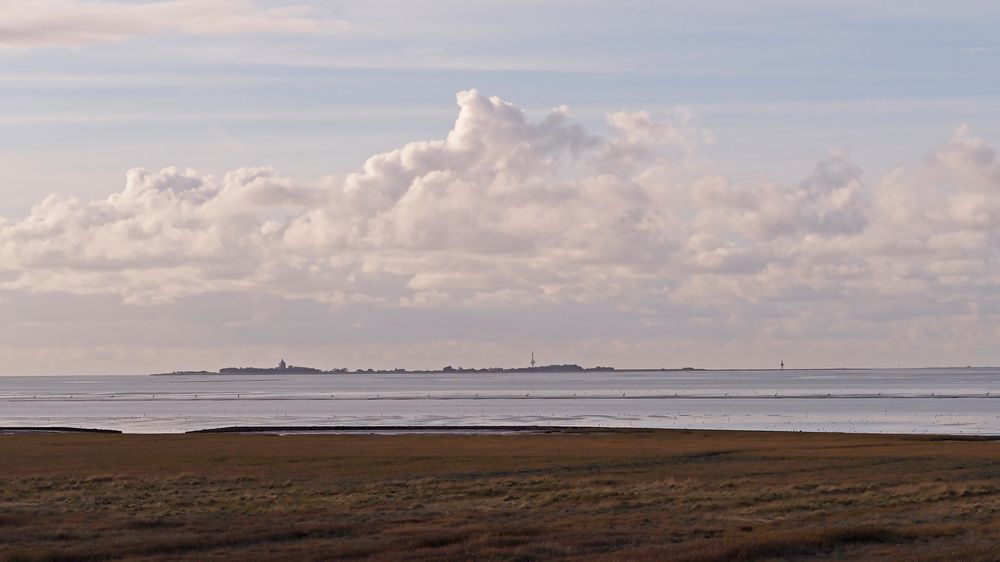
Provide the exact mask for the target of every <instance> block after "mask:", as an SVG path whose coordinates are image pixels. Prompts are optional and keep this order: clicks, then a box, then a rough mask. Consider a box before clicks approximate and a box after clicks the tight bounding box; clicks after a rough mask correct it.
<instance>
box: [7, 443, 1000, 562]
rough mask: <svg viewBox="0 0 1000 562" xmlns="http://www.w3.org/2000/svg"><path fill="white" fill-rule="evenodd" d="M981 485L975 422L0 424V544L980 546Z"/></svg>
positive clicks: (989, 499) (624, 552)
mask: <svg viewBox="0 0 1000 562" xmlns="http://www.w3.org/2000/svg"><path fill="white" fill-rule="evenodd" d="M998 500H1000V443H998V442H995V441H981V440H958V439H940V438H906V437H892V436H864V435H830V434H782V433H752V432H745V433H744V432H701V431H649V432H620V433H614V432H606V433H592V434H588V433H573V432H567V433H555V434H544V435H490V436H486V435H468V436H455V435H452V436H444V435H403V436H363V435H297V436H283V437H277V436H269V435H239V434H229V435H179V436H169V435H159V436H140V435H68V434H31V435H27V434H22V435H0V561H3V560H8V561H33V560H40V561H63V560H65V561H70V560H72V561H77V560H94V561H96V560H183V559H189V560H205V559H213V558H214V559H229V558H239V559H241V560H242V561H246V562H249V561H253V560H276V559H296V560H328V559H344V560H350V559H354V560H400V559H404V560H428V561H430V560H472V559H475V560H543V559H579V560H613V559H628V560H687V561H701V562H709V561H722V560H803V559H809V560H845V559H846V560H850V559H855V560H871V559H889V560H892V559H901V560H926V561H928V562H931V561H944V560H983V561H985V560H998V559H1000V517H998V516H997V513H998V512H1000V501H998ZM995 521H997V522H995Z"/></svg>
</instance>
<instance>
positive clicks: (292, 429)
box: [0, 425, 1000, 442]
mask: <svg viewBox="0 0 1000 562" xmlns="http://www.w3.org/2000/svg"><path fill="white" fill-rule="evenodd" d="M46 433H51V434H81V435H122V436H140V437H156V436H173V437H177V436H185V435H234V434H235V435H255V434H256V435H262V434H263V435H266V434H284V435H300V434H301V435H350V434H364V435H378V434H391V435H471V434H476V435H518V434H524V435H642V434H655V433H685V434H689V433H705V434H729V435H753V436H759V435H775V436H781V435H785V436H790V435H796V436H802V435H808V436H820V435H825V436H831V437H848V438H849V437H859V438H863V437H872V438H898V439H912V440H919V441H970V442H989V441H1000V434H952V433H919V434H913V433H864V432H847V431H787V430H759V429H701V428H649V427H596V426H546V425H482V426H479V425H452V426H422V425H341V426H336V425H274V426H268V425H254V426H220V427H214V428H206V429H192V430H187V431H182V432H169V433H168V432H162V433H128V432H124V431H121V430H118V429H102V428H87V427H66V426H52V427H48V426H25V427H16V426H13V427H0V435H13V434H26V435H28V434H46Z"/></svg>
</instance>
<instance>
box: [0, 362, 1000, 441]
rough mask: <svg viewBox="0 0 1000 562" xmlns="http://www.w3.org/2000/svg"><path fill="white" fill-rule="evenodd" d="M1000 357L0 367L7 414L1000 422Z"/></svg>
mask: <svg viewBox="0 0 1000 562" xmlns="http://www.w3.org/2000/svg"><path fill="white" fill-rule="evenodd" d="M994 397H998V398H1000V369H993V368H991V369H978V368H977V369H875V370H837V371H794V370H786V371H693V372H691V371H689V372H629V371H621V372H614V373H531V374H529V373H505V374H450V375H445V374H407V375H373V374H359V375H285V376H272V375H256V376H221V375H216V376H160V377H148V376H92V377H86V376H76V377H0V427H2V426H6V427H25V426H73V427H88V428H106V429H120V430H123V431H126V432H136V433H160V432H179V431H187V430H191V429H203V428H212V427H225V426H234V425H255V426H277V425H322V426H337V425H376V426H377V425H414V426H448V425H463V426H494V425H543V426H546V425H551V426H594V427H657V428H705V429H759V430H801V431H848V432H867V433H886V432H888V433H947V434H984V435H985V434H994V435H998V434H1000V400H998V399H996V398H994Z"/></svg>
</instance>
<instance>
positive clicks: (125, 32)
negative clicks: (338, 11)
mask: <svg viewBox="0 0 1000 562" xmlns="http://www.w3.org/2000/svg"><path fill="white" fill-rule="evenodd" d="M351 27H352V26H351V24H349V23H347V22H344V21H339V20H333V19H327V18H322V17H318V16H317V15H316V14H315V13H314V11H313V10H312V9H310V8H308V7H303V6H288V7H271V8H265V7H260V6H257V5H256V4H254V3H252V2H250V1H248V0H162V1H158V2H141V3H136V2H110V1H100V0H32V1H31V2H21V1H19V0H0V48H2V47H7V48H16V49H31V48H36V47H81V46H85V45H92V44H98V43H117V42H121V41H127V40H130V39H142V38H146V37H152V36H156V35H165V34H179V35H239V34H253V33H293V34H301V33H308V34H312V33H330V32H336V31H343V30H347V29H350V28H351Z"/></svg>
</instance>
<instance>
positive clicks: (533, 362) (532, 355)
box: [531, 351, 535, 367]
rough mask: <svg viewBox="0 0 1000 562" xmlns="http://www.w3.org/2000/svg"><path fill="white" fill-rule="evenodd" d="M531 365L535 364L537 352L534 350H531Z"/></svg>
mask: <svg viewBox="0 0 1000 562" xmlns="http://www.w3.org/2000/svg"><path fill="white" fill-rule="evenodd" d="M531 366H532V367H534V366H535V352H534V351H532V352H531Z"/></svg>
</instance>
